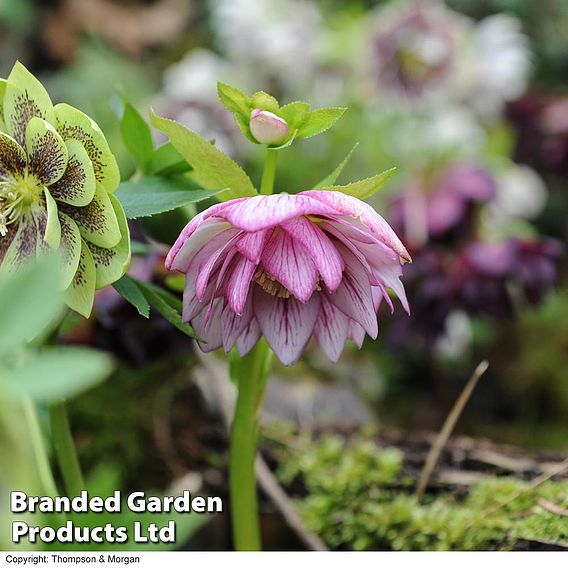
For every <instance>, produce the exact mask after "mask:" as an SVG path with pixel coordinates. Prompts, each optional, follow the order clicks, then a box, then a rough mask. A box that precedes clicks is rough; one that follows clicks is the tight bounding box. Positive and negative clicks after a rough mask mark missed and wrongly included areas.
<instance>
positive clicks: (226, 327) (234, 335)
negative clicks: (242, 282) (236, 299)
mask: <svg viewBox="0 0 568 568" xmlns="http://www.w3.org/2000/svg"><path fill="white" fill-rule="evenodd" d="M252 317H253V310H252V294H249V298H248V301H247V302H246V304H245V307H244V308H243V313H242V315H239V314H236V313H235V312H234V311H233V310H232V308H231V306H230V305H229V304H226V305H225V307H224V309H223V314H222V315H221V334H222V336H223V349H224V350H225V352H226V353H228V352H229V351H230V350H231V348H232V347H233V346H234V345H235V343H236V342H237V340H238V339H239V337H240V336H241V335H242V334H243V333H244V332H245V330H246V328H247V327H248V326H249V324H250V322H251V319H252Z"/></svg>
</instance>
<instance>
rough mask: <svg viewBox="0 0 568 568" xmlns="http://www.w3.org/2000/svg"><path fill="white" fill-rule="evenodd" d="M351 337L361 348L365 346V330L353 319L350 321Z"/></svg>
mask: <svg viewBox="0 0 568 568" xmlns="http://www.w3.org/2000/svg"><path fill="white" fill-rule="evenodd" d="M349 338H350V339H352V340H353V341H354V342H355V345H357V347H358V348H359V349H361V347H363V341H365V330H364V329H363V328H362V327H361V326H360V325H359V324H358V323H357V322H356V321H353V320H351V321H350V322H349Z"/></svg>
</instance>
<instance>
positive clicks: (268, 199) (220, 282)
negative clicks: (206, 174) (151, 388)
mask: <svg viewBox="0 0 568 568" xmlns="http://www.w3.org/2000/svg"><path fill="white" fill-rule="evenodd" d="M407 261H410V257H409V255H408V252H407V251H406V249H405V248H404V246H403V244H402V243H401V241H400V240H399V239H398V237H397V236H396V234H395V233H394V231H393V230H392V229H391V227H390V226H389V225H388V223H387V222H386V221H385V220H384V219H383V218H382V217H381V216H380V215H379V214H378V213H377V212H376V211H375V210H374V209H373V208H372V207H370V206H369V205H367V204H366V203H363V202H362V201H359V200H358V199H356V198H354V197H350V196H348V195H345V194H343V193H339V192H335V191H318V190H311V191H304V192H302V193H299V194H297V195H288V194H276V195H259V196H255V197H245V198H240V199H234V200H231V201H228V202H225V203H220V204H218V205H214V206H213V207H210V208H209V209H207V210H206V211H204V212H203V213H200V214H199V215H197V216H196V217H195V218H193V219H192V220H191V221H190V222H189V224H188V225H187V226H186V227H185V229H184V230H183V232H182V233H181V235H180V236H179V238H178V240H177V241H176V242H175V244H174V246H173V247H172V249H171V250H170V252H169V254H168V257H167V259H166V268H167V269H169V270H177V271H179V272H183V273H185V274H186V276H187V281H186V288H185V292H184V308H183V319H184V321H187V322H190V323H191V325H192V326H193V328H194V330H195V332H196V333H197V335H198V336H199V337H200V338H201V339H202V340H203V341H202V342H200V347H201V348H202V349H203V350H204V351H211V350H213V349H217V348H219V347H221V346H222V347H223V348H224V350H225V351H226V352H228V351H229V350H230V349H231V348H232V347H233V346H236V347H237V349H238V351H239V353H240V354H241V356H243V355H245V354H246V353H248V352H249V351H250V350H251V349H252V347H253V346H254V345H255V344H256V342H257V341H258V340H259V339H260V337H261V336H262V335H264V337H265V338H266V340H267V341H268V343H269V345H270V347H271V348H272V350H273V351H274V352H275V353H276V355H277V356H278V358H279V359H280V361H282V363H284V364H285V365H290V364H293V363H295V362H296V361H298V359H299V358H300V355H301V353H302V351H303V350H304V348H305V346H306V345H307V343H308V341H309V340H310V338H311V337H312V336H315V337H316V338H317V340H318V342H319V344H320V346H321V347H322V349H323V350H324V351H325V353H326V355H327V356H328V357H329V358H330V359H331V360H333V361H337V359H338V358H339V356H340V355H341V352H342V350H343V347H344V344H345V342H346V340H347V339H352V340H353V341H355V343H356V344H357V345H358V346H359V347H361V345H362V343H363V339H364V337H365V333H367V334H368V335H369V336H371V337H372V338H373V339H374V338H376V337H377V334H378V325H377V310H378V309H379V306H380V304H381V301H382V300H383V299H384V300H385V301H386V302H387V304H388V305H389V306H390V308H391V310H392V309H393V305H392V301H391V299H390V297H389V295H388V292H387V288H392V290H394V292H396V294H397V296H398V297H399V299H400V301H401V303H402V305H403V306H404V308H405V309H406V311H409V308H408V302H407V300H406V295H405V291H404V287H403V285H402V283H401V282H400V280H399V277H400V276H401V274H402V264H403V263H404V262H407Z"/></svg>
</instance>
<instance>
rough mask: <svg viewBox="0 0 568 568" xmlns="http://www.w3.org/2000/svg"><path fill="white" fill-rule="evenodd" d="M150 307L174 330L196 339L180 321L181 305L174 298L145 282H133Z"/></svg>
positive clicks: (189, 327)
mask: <svg viewBox="0 0 568 568" xmlns="http://www.w3.org/2000/svg"><path fill="white" fill-rule="evenodd" d="M134 281H135V282H136V284H137V285H138V287H139V288H140V290H141V291H142V293H143V294H144V296H145V297H146V299H147V300H148V302H149V303H150V305H151V306H152V307H153V308H154V309H155V310H156V311H158V312H159V313H160V315H162V317H164V318H165V319H166V320H167V321H169V322H170V323H171V324H172V325H173V326H174V327H175V328H176V329H178V330H179V331H181V332H182V333H185V335H188V336H189V337H192V338H194V339H197V336H196V335H195V332H194V331H193V329H192V328H191V326H190V325H189V324H187V323H184V322H183V321H182V319H181V314H180V312H181V309H182V303H181V301H179V300H178V299H177V298H176V297H175V296H172V295H171V294H170V293H168V292H166V291H165V290H161V289H159V288H158V287H157V286H153V285H152V284H147V283H146V282H140V281H139V280H134Z"/></svg>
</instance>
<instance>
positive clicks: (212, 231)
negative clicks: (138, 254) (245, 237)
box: [166, 219, 231, 272]
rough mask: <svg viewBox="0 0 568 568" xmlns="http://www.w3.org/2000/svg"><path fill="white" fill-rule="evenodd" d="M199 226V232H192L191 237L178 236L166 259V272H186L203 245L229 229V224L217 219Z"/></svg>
mask: <svg viewBox="0 0 568 568" xmlns="http://www.w3.org/2000/svg"><path fill="white" fill-rule="evenodd" d="M199 225H200V226H199V230H197V229H196V230H194V231H193V232H192V233H191V236H189V237H187V238H184V239H182V237H181V236H180V237H179V238H178V240H177V241H176V242H175V243H174V246H173V247H172V248H171V250H170V252H169V254H168V256H167V258H166V268H167V269H168V270H178V271H179V272H187V270H188V268H189V265H190V263H191V261H192V259H193V257H194V256H195V254H196V253H197V252H198V251H199V250H200V249H201V248H202V247H203V246H204V245H205V244H207V243H208V242H209V241H210V240H211V239H212V238H213V237H215V236H216V235H218V234H220V233H222V232H223V231H226V230H229V229H231V226H230V225H229V223H226V222H223V221H220V220H219V219H211V220H209V221H205V222H202V223H200V224H199ZM186 229H187V227H186ZM184 230H185V229H184ZM182 235H183V233H182Z"/></svg>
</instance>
